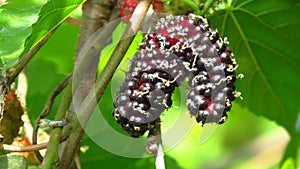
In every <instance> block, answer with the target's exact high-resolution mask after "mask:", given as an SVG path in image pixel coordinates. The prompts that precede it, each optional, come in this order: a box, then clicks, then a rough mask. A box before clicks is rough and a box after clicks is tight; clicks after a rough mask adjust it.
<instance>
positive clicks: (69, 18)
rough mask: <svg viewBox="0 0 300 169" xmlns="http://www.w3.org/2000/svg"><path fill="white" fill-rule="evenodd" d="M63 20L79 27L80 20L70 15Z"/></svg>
mask: <svg viewBox="0 0 300 169" xmlns="http://www.w3.org/2000/svg"><path fill="white" fill-rule="evenodd" d="M65 22H67V23H70V24H72V25H75V26H78V27H80V25H81V21H80V20H78V19H75V18H71V17H68V18H67V19H66V20H65Z"/></svg>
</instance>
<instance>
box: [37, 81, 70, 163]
mask: <svg viewBox="0 0 300 169" xmlns="http://www.w3.org/2000/svg"><path fill="white" fill-rule="evenodd" d="M71 77H72V75H69V76H67V78H66V79H64V80H63V81H62V82H61V83H60V84H59V85H58V87H57V88H56V89H55V90H54V92H53V93H52V95H51V96H50V98H49V99H48V101H47V103H46V105H45V107H44V109H43V111H42V112H41V114H40V115H39V117H38V118H37V120H36V122H35V124H34V128H33V134H32V144H33V145H34V144H37V132H38V128H39V122H40V120H41V119H43V118H45V117H47V116H48V115H49V113H50V111H51V108H52V105H53V103H54V100H55V98H56V96H57V95H58V94H59V93H60V92H61V91H62V90H63V89H64V88H65V87H66V86H67V85H68V84H69V82H70V79H71ZM34 153H35V155H36V157H37V158H38V160H39V161H40V162H42V161H43V157H42V155H41V154H40V152H39V151H38V150H36V151H34Z"/></svg>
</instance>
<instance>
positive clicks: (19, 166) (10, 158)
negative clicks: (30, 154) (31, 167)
mask: <svg viewBox="0 0 300 169" xmlns="http://www.w3.org/2000/svg"><path fill="white" fill-rule="evenodd" d="M0 168H5V169H27V161H26V159H25V158H24V157H23V156H21V155H18V154H7V155H3V156H0Z"/></svg>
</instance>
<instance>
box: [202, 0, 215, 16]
mask: <svg viewBox="0 0 300 169" xmlns="http://www.w3.org/2000/svg"><path fill="white" fill-rule="evenodd" d="M214 1H215V0H207V1H205V4H204V8H203V10H202V11H201V15H204V14H205V13H206V12H207V11H208V10H209V8H210V7H211V6H212V5H213V3H214Z"/></svg>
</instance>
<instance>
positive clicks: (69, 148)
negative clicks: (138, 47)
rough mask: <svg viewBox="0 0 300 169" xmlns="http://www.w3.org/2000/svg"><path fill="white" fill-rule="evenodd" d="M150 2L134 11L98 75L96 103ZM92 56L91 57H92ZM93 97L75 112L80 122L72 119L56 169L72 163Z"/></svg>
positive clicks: (92, 108) (91, 91) (142, 3)
mask: <svg viewBox="0 0 300 169" xmlns="http://www.w3.org/2000/svg"><path fill="white" fill-rule="evenodd" d="M151 2H152V1H151V0H143V1H141V2H140V3H139V4H138V6H137V8H136V9H135V11H134V14H133V15H132V16H133V17H134V18H133V17H132V18H131V21H132V23H131V24H129V25H128V26H127V27H126V30H125V32H124V33H123V36H122V38H121V39H122V40H121V41H120V42H119V43H118V44H117V47H116V50H115V51H114V52H113V54H112V56H111V58H110V59H109V61H108V63H107V65H106V67H105V68H104V69H103V71H102V73H101V74H100V75H99V77H98V79H97V81H96V85H95V86H94V87H95V90H96V100H97V102H98V101H99V100H100V98H101V96H102V94H103V92H104V90H105V89H106V87H107V85H108V83H109V81H110V80H111V78H112V76H113V74H114V72H115V71H116V69H117V67H118V65H119V64H120V62H121V60H122V58H123V56H124V55H125V53H126V51H127V49H128V48H129V46H130V44H131V42H132V40H133V39H134V37H135V34H136V33H137V31H138V29H139V27H140V25H141V22H142V20H143V18H144V16H145V15H146V12H147V10H148V8H149V6H150V4H151ZM128 35H133V36H130V37H127V36H128ZM94 54H95V53H94ZM94 54H93V55H92V56H94ZM94 96H95V94H94V90H90V93H89V94H88V96H87V97H86V99H85V100H84V101H83V103H82V104H81V105H82V106H81V108H80V110H78V111H77V113H78V116H80V122H79V120H78V119H77V118H73V119H72V120H73V121H72V127H73V128H76V130H74V131H73V132H72V133H71V134H70V136H69V139H68V141H67V143H66V146H65V148H64V151H63V154H62V157H61V161H60V164H59V167H58V168H59V169H65V168H68V167H69V166H70V164H71V162H72V159H73V157H74V154H75V149H74V147H75V146H76V145H79V144H80V140H81V137H82V134H83V128H85V126H86V124H87V122H88V120H89V118H90V116H91V115H92V113H93V110H94V108H95V106H96V104H95V102H94V101H93V99H94ZM73 117H76V114H74V116H73Z"/></svg>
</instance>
